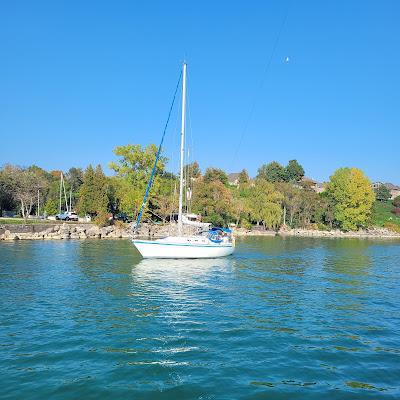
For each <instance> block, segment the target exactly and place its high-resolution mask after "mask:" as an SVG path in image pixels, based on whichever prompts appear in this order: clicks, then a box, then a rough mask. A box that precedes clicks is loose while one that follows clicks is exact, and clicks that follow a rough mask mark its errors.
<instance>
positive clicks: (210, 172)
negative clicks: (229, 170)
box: [204, 168, 228, 185]
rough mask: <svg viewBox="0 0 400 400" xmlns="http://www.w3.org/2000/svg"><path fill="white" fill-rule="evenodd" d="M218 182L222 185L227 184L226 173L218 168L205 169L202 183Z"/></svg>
mask: <svg viewBox="0 0 400 400" xmlns="http://www.w3.org/2000/svg"><path fill="white" fill-rule="evenodd" d="M216 181H219V182H221V183H222V184H224V185H227V184H228V176H227V175H226V172H225V171H224V170H222V169H220V168H207V169H206V172H205V174H204V182H205V183H210V182H216Z"/></svg>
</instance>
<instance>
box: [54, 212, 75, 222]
mask: <svg viewBox="0 0 400 400" xmlns="http://www.w3.org/2000/svg"><path fill="white" fill-rule="evenodd" d="M56 219H57V220H60V221H78V214H77V213H74V212H73V211H65V212H63V213H61V214H57V215H56Z"/></svg>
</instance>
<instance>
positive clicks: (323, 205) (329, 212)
mask: <svg viewBox="0 0 400 400" xmlns="http://www.w3.org/2000/svg"><path fill="white" fill-rule="evenodd" d="M156 152H157V147H156V146H155V145H154V144H150V145H148V146H146V147H142V146H141V145H126V146H118V147H116V148H115V149H114V155H115V160H114V161H112V162H110V164H109V167H110V169H111V170H112V171H113V172H114V174H113V176H106V175H105V174H104V172H103V170H102V168H101V166H100V165H98V166H97V167H95V168H93V167H92V166H91V165H89V166H88V167H87V168H86V169H85V170H83V169H81V168H77V167H71V168H70V169H69V170H68V171H66V172H63V171H59V170H53V171H46V170H44V169H42V168H40V167H38V166H35V165H32V166H29V167H20V166H15V165H10V164H6V165H4V166H3V167H2V168H1V169H0V212H1V214H4V212H5V211H7V212H8V213H10V212H11V213H14V214H16V215H20V216H21V217H23V218H24V219H25V220H28V218H29V216H31V215H35V214H36V215H47V216H50V215H55V214H57V213H58V212H59V207H60V177H61V174H62V173H63V175H64V183H65V192H66V193H70V200H69V201H70V203H71V204H72V207H73V209H74V211H76V212H77V213H78V214H79V215H81V216H86V215H89V216H91V218H92V220H93V221H94V223H95V224H96V225H97V226H98V227H100V228H104V227H107V226H108V225H110V224H113V223H116V222H115V221H113V217H115V216H116V215H120V214H123V215H125V216H127V217H129V218H130V219H132V220H135V219H136V217H137V214H138V212H139V210H140V206H141V204H142V201H143V195H144V193H145V190H146V186H147V183H148V180H149V177H150V174H151V171H152V168H153V164H154V160H155V156H156ZM167 164H168V160H167V158H166V157H164V156H161V157H160V159H159V162H158V163H157V167H156V170H155V179H154V182H153V186H152V188H151V190H150V195H149V198H148V205H147V208H146V210H145V213H144V221H145V222H151V221H152V222H157V223H159V224H160V225H163V224H164V225H166V226H167V225H170V224H166V223H167V222H168V221H170V220H173V219H174V215H175V213H176V211H177V208H178V200H177V197H178V196H177V188H178V186H179V185H178V181H179V177H178V176H177V175H175V174H174V173H172V172H170V171H168V170H167ZM184 181H185V194H186V196H185V210H186V211H187V212H190V213H194V214H198V215H201V218H202V220H203V221H204V222H210V223H212V224H214V225H220V226H228V225H233V226H235V227H236V228H237V231H238V232H241V231H243V232H254V231H255V232H259V233H260V232H261V234H262V232H267V231H274V232H277V231H280V232H295V231H296V230H297V232H301V231H304V232H305V231H314V232H318V231H319V232H326V235H327V236H329V235H332V232H348V233H351V232H357V231H361V232H373V231H376V232H377V231H378V230H379V229H380V228H385V232H394V233H396V232H397V233H400V196H398V197H396V198H394V199H390V193H389V191H388V190H387V188H386V187H385V186H384V185H380V186H378V187H376V188H375V189H373V188H372V185H371V182H370V181H369V179H368V177H366V176H365V174H364V173H363V171H361V170H360V169H357V168H347V167H344V168H339V169H338V170H336V171H334V172H333V174H332V175H331V177H330V179H329V181H328V182H327V183H326V184H325V185H324V188H323V190H319V191H316V190H315V187H314V186H313V184H312V183H311V181H310V180H307V179H305V171H304V169H303V167H302V166H301V165H300V164H299V163H298V162H297V161H296V160H290V161H289V162H288V164H287V165H286V166H282V165H280V164H279V163H277V162H275V161H273V162H270V163H269V164H264V165H262V166H260V168H259V169H258V173H257V176H256V177H254V178H250V177H249V175H248V173H247V171H246V170H245V169H243V170H242V171H241V172H240V173H238V174H236V177H235V181H234V182H230V181H229V180H228V175H227V173H226V172H225V171H223V170H222V169H220V168H212V167H210V168H207V169H206V170H205V171H204V173H202V172H201V170H200V168H199V165H198V163H197V162H192V163H190V164H187V165H186V166H185V168H184ZM64 195H65V194H64ZM64 195H63V196H64ZM0 224H1V221H0ZM378 228H379V229H378ZM114 229H116V228H114ZM122 229H125V228H122ZM382 232H383V231H382ZM72 233H74V232H72ZM3 234H4V233H3ZM321 235H322V234H321ZM382 235H383V233H382ZM378 236H379V235H378Z"/></svg>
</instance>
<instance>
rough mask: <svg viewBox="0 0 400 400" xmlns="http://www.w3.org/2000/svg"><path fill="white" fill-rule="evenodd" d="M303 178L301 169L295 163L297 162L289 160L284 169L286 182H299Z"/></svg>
mask: <svg viewBox="0 0 400 400" xmlns="http://www.w3.org/2000/svg"><path fill="white" fill-rule="evenodd" d="M303 177H304V169H303V167H302V166H301V165H300V164H299V163H298V162H297V160H290V161H289V163H288V165H287V167H286V174H285V178H286V180H287V181H288V182H300V181H301V179H302V178H303Z"/></svg>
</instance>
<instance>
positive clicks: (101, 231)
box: [0, 223, 194, 240]
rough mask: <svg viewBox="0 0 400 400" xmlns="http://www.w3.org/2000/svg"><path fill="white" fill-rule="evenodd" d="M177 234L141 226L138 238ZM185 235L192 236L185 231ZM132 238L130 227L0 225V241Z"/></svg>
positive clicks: (164, 228) (172, 228) (168, 228)
mask: <svg viewBox="0 0 400 400" xmlns="http://www.w3.org/2000/svg"><path fill="white" fill-rule="evenodd" d="M176 233H177V227H176V226H170V225H150V224H142V225H141V227H140V230H139V232H138V237H146V238H160V237H164V236H168V235H173V234H176ZM184 233H185V234H193V233H194V231H193V229H192V230H191V229H190V228H189V229H186V230H185V232H184ZM130 237H132V225H127V224H126V225H123V224H119V225H110V226H105V227H98V226H96V225H94V224H89V223H83V224H75V223H54V224H49V223H45V224H44V223H42V224H40V223H39V224H29V225H23V224H22V225H0V240H62V239H123V238H125V239H126V238H130Z"/></svg>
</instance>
